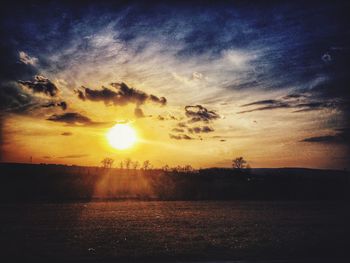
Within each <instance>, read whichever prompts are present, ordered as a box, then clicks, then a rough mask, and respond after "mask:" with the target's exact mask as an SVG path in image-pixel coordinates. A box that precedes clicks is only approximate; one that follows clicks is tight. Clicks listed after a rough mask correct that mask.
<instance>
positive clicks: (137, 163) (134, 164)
mask: <svg viewBox="0 0 350 263" xmlns="http://www.w3.org/2000/svg"><path fill="white" fill-rule="evenodd" d="M139 164H140V163H139V162H138V161H135V162H133V163H132V168H134V170H136V169H137V167H139Z"/></svg>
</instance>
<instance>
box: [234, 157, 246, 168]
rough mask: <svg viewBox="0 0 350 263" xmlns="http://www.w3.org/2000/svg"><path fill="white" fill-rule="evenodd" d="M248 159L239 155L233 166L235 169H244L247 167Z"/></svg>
mask: <svg viewBox="0 0 350 263" xmlns="http://www.w3.org/2000/svg"><path fill="white" fill-rule="evenodd" d="M246 164H247V161H246V160H244V158H243V157H242V156H241V157H237V158H236V159H234V160H232V166H233V168H234V169H238V170H241V169H244V168H245V167H246Z"/></svg>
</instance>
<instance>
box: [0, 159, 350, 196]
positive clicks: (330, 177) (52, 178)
mask: <svg viewBox="0 0 350 263" xmlns="http://www.w3.org/2000/svg"><path fill="white" fill-rule="evenodd" d="M0 169H1V171H2V173H1V177H0V180H1V191H0V195H1V201H23V202H30V201H69V200H82V201H84V200H85V201H88V200H93V199H102V200H104V199H105V200H108V199H138V200H349V197H350V191H349V189H350V176H349V172H347V171H336V170H318V169H303V168H275V169H268V168H262V169H251V168H249V169H233V168H210V169H201V170H193V169H192V168H190V167H188V166H187V167H186V166H185V167H176V168H174V169H170V168H167V169H148V168H147V169H132V168H128V169H126V168H125V169H119V168H106V167H83V166H67V165H53V164H16V163H2V164H0Z"/></svg>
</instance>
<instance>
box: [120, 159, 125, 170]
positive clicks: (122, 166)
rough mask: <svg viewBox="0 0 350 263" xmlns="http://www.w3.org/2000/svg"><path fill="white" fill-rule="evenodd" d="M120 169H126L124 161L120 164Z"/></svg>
mask: <svg viewBox="0 0 350 263" xmlns="http://www.w3.org/2000/svg"><path fill="white" fill-rule="evenodd" d="M119 168H120V169H124V163H123V161H121V162H120V163H119Z"/></svg>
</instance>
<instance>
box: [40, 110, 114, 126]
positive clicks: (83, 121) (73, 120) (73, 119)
mask: <svg viewBox="0 0 350 263" xmlns="http://www.w3.org/2000/svg"><path fill="white" fill-rule="evenodd" d="M47 120H49V121H54V122H62V123H66V124H70V125H81V126H100V125H101V126H102V125H106V126H108V125H111V124H112V123H109V122H94V121H92V120H91V119H90V118H88V117H86V116H84V115H82V114H80V113H77V112H67V113H64V114H53V115H52V116H50V117H49V118H47Z"/></svg>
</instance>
